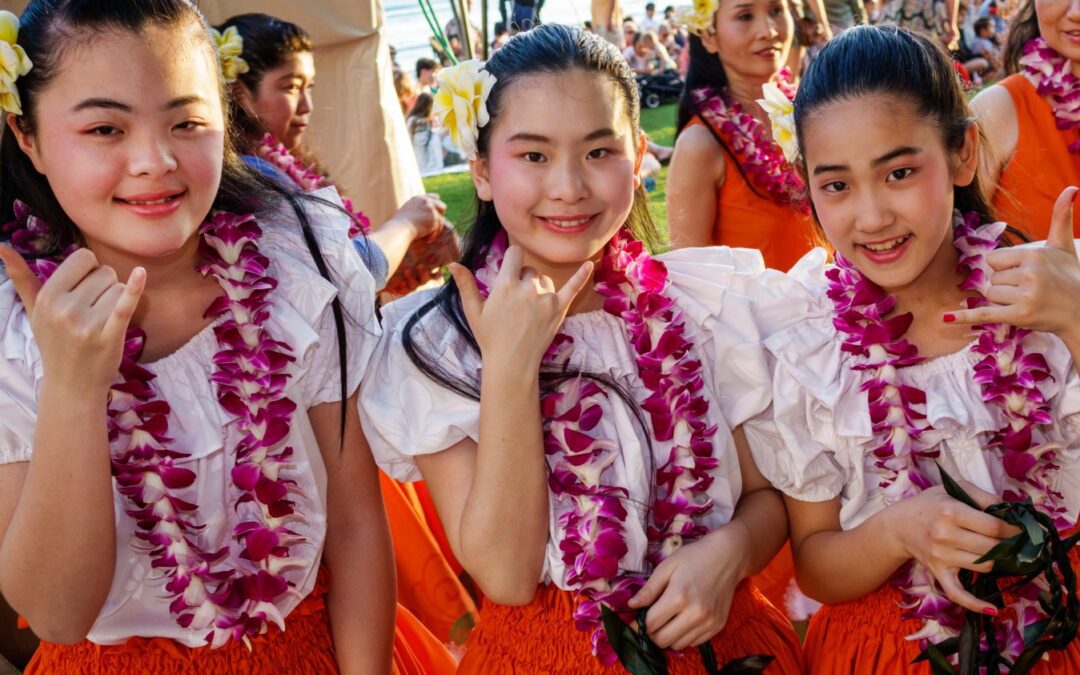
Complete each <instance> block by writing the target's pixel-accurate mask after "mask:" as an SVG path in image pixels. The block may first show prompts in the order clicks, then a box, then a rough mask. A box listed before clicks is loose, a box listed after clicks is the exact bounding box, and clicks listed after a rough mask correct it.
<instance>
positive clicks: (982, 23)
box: [971, 16, 994, 35]
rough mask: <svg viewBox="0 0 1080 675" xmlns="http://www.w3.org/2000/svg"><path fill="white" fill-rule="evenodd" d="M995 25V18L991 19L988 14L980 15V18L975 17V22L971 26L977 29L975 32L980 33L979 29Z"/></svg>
mask: <svg viewBox="0 0 1080 675" xmlns="http://www.w3.org/2000/svg"><path fill="white" fill-rule="evenodd" d="M993 25H994V20H993V19H991V18H990V17H988V16H980V17H979V18H978V19H975V23H973V24H971V27H972V29H973V30H974V31H975V34H976V35H978V34H979V31H981V30H982V29H984V28H989V27H991V26H993Z"/></svg>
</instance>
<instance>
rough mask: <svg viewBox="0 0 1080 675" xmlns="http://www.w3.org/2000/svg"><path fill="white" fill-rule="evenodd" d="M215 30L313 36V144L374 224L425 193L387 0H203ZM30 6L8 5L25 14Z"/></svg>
mask: <svg viewBox="0 0 1080 675" xmlns="http://www.w3.org/2000/svg"><path fill="white" fill-rule="evenodd" d="M195 2H196V4H197V5H198V6H199V7H200V8H201V9H202V11H203V12H204V13H205V14H206V16H207V18H208V19H209V20H210V22H211V23H220V22H221V21H223V20H224V19H227V18H228V17H230V16H233V15H235V14H243V13H246V12H262V13H265V14H271V15H273V16H277V17H279V18H282V19H285V20H286V21H292V22H294V23H296V24H298V25H300V26H302V27H303V28H304V29H305V30H307V31H308V32H309V33H311V36H312V38H313V39H314V41H315V46H316V47H315V64H316V67H317V68H318V72H319V77H318V80H319V88H318V91H317V94H316V97H315V110H314V111H313V114H312V124H311V127H310V128H309V130H308V132H307V136H308V138H307V139H306V143H307V144H308V145H309V146H310V147H311V148H312V149H313V150H314V151H315V154H316V155H317V156H318V157H319V159H320V162H321V163H322V164H324V165H325V166H326V168H327V169H328V170H329V171H330V173H331V175H332V176H333V177H334V180H335V182H336V183H338V184H339V185H340V186H341V187H342V189H343V190H344V191H345V192H347V193H349V195H350V196H351V197H352V198H353V201H354V202H356V205H357V207H359V208H360V209H361V210H363V211H364V212H365V213H366V214H367V215H368V216H369V217H370V218H371V222H372V223H381V222H384V221H385V220H386V219H387V218H389V216H390V215H391V214H392V213H393V212H394V211H395V210H397V208H398V206H400V205H401V203H403V202H404V201H405V200H406V199H408V198H409V197H411V196H413V195H416V194H420V193H421V192H423V189H424V188H423V184H422V183H421V181H420V171H419V169H418V168H417V166H416V158H415V156H414V155H413V151H412V144H411V143H410V142H409V137H408V132H407V131H406V129H405V122H404V119H403V117H402V115H401V108H400V107H399V105H398V101H397V95H396V94H395V92H394V86H393V77H392V69H391V63H390V53H389V49H388V47H387V43H386V41H385V39H384V37H383V36H382V27H383V21H384V17H383V11H382V3H381V1H380V0H304V1H303V2H297V1H296V0H195ZM26 5H27V0H0V9H7V10H10V11H13V12H15V13H16V14H19V13H21V12H22V10H23V9H24V8H25V7H26Z"/></svg>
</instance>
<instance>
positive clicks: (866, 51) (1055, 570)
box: [755, 26, 1080, 675]
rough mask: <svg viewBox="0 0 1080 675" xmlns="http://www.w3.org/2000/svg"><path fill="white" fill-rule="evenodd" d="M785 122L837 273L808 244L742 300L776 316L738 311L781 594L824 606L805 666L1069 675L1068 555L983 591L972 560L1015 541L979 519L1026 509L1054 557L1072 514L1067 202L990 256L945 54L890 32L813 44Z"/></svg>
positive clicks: (1076, 448) (1076, 268)
mask: <svg viewBox="0 0 1080 675" xmlns="http://www.w3.org/2000/svg"><path fill="white" fill-rule="evenodd" d="M867 64H872V67H868V66H867ZM789 123H790V121H789ZM794 124H795V128H796V129H797V136H798V142H799V143H798V147H799V150H800V153H801V160H800V161H802V162H803V163H804V164H803V167H804V171H805V175H807V176H808V184H809V192H810V197H811V199H812V200H813V205H814V213H815V215H816V217H817V218H818V221H819V222H820V224H821V227H822V229H823V230H824V233H825V235H826V236H827V237H828V239H829V242H830V243H831V244H832V246H833V248H834V249H835V251H836V258H835V262H834V263H833V264H831V265H829V264H826V253H825V251H824V250H820V249H819V250H816V251H814V252H812V253H810V254H808V255H807V256H806V258H804V259H803V260H802V261H800V262H799V264H798V265H796V266H795V267H794V268H793V269H792V270H791V272H790V273H789V274H790V279H789V281H792V280H793V281H794V282H795V283H789V284H773V285H771V286H769V287H763V289H765V290H766V291H767V292H768V293H770V294H776V295H777V296H778V298H783V299H786V300H781V299H778V300H777V302H778V303H783V302H785V301H786V302H787V311H773V312H772V313H771V315H765V314H763V313H762V314H759V315H758V319H759V325H760V326H761V327H762V331H763V332H764V333H765V334H766V335H767V336H768V337H767V338H766V345H767V347H768V349H769V351H770V352H771V354H772V356H773V357H774V359H775V362H776V372H775V376H774V397H773V414H774V416H775V419H776V424H777V426H778V427H779V429H780V432H781V435H782V437H783V439H784V443H783V445H782V447H781V448H780V449H779V450H775V449H773V450H772V451H766V452H760V453H759V452H755V459H756V460H757V463H758V466H760V467H761V470H762V473H764V474H765V475H766V476H767V477H768V478H769V479H770V481H772V483H773V484H774V485H775V486H776V487H778V488H779V489H781V490H783V491H784V492H785V494H786V495H787V498H786V502H787V508H788V517H789V521H790V528H791V546H792V551H793V553H794V556H795V563H796V574H797V577H798V580H799V585H800V587H801V588H802V589H803V590H804V591H805V592H806V593H807V594H808V595H810V596H811V597H813V598H815V599H817V600H819V601H821V602H823V603H825V606H824V607H822V608H821V609H820V610H819V611H818V612H817V613H816V614H815V615H814V618H813V619H812V620H811V622H810V626H809V630H808V632H807V635H806V641H805V651H806V658H807V661H808V664H809V667H810V672H811V673H822V674H824V673H829V674H833V673H884V674H885V675H890V674H893V673H896V674H900V673H929V672H931V666H930V664H929V663H927V662H916V659H917V658H918V657H919V656H920V653H922V652H924V650H926V656H927V657H932V660H933V661H934V662H935V664H936V667H935V670H934V672H935V673H939V672H951V666H950V662H951V663H952V664H953V665H956V662H957V660H958V659H960V660H961V662H962V663H963V664H964V666H965V668H972V670H964V671H963V672H980V671H981V672H990V673H997V672H1007V671H1010V670H1012V668H1013V667H1014V666H1015V667H1016V668H1017V670H1016V671H1015V672H1028V670H1027V667H1029V666H1032V665H1034V666H1035V670H1034V671H1032V672H1039V673H1080V642H1076V641H1072V642H1069V641H1070V640H1072V637H1073V636H1074V635H1075V623H1071V622H1072V621H1074V620H1075V616H1076V613H1077V610H1078V609H1080V607H1078V606H1077V604H1076V598H1075V597H1073V596H1072V595H1071V594H1072V593H1075V586H1074V587H1073V589H1072V590H1071V591H1070V590H1066V591H1065V595H1055V593H1057V592H1058V591H1055V590H1054V589H1058V590H1060V588H1061V586H1060V585H1058V583H1057V580H1061V579H1064V582H1063V583H1064V584H1065V588H1066V589H1068V579H1066V578H1065V577H1066V576H1068V573H1069V572H1071V571H1072V570H1075V569H1076V568H1077V567H1078V565H1077V563H1078V561H1080V558H1078V556H1077V551H1076V550H1072V551H1071V553H1068V555H1069V559H1066V551H1065V547H1064V546H1061V547H1058V548H1055V549H1054V554H1053V555H1054V556H1057V557H1055V558H1053V560H1054V565H1053V566H1046V565H1044V566H1042V567H1040V568H1039V569H1038V570H1036V572H1037V573H1038V576H1034V575H1033V576H1032V578H1031V579H1030V580H1029V581H1027V582H1023V580H1021V579H1017V578H1012V579H1009V581H1008V583H1010V584H1015V585H1013V586H1011V587H1010V588H1009V589H1008V590H1007V592H1005V593H1004V595H1002V594H999V593H998V592H997V588H998V587H997V585H996V583H997V582H996V577H995V576H993V574H992V573H1001V572H1002V569H1001V568H998V567H995V565H996V563H994V562H984V561H982V560H981V558H982V556H984V555H985V554H987V553H988V552H989V551H991V550H992V549H994V548H995V547H997V546H998V545H999V544H1000V543H1001V542H1002V541H1003V540H1006V539H1009V538H1011V537H1014V536H1017V535H1018V534H1019V531H1018V530H1017V528H1015V527H1013V526H1012V525H1010V524H1008V523H1007V522H1006V521H1005V520H1003V519H1001V518H999V517H995V515H993V514H996V513H1005V512H1008V513H1013V514H1015V513H1020V512H1024V513H1029V516H1026V517H1030V518H1032V519H1041V520H1042V523H1043V525H1042V527H1044V528H1045V529H1039V528H1035V529H1034V530H1025V532H1026V536H1035V537H1044V538H1045V541H1047V542H1056V541H1057V540H1058V539H1060V538H1064V535H1065V534H1066V533H1067V532H1068V531H1069V530H1071V529H1072V528H1073V527H1074V524H1075V523H1076V520H1077V515H1078V513H1080V373H1078V372H1077V368H1078V365H1077V364H1078V358H1077V357H1080V320H1078V317H1080V260H1078V258H1077V252H1076V247H1075V243H1074V241H1073V239H1072V234H1071V228H1070V222H1071V208H1070V202H1071V200H1072V198H1073V197H1074V196H1075V194H1076V189H1075V188H1070V189H1068V190H1066V191H1065V192H1064V193H1063V194H1062V195H1061V196H1060V197H1059V199H1058V200H1057V203H1056V205H1055V208H1054V215H1053V222H1052V225H1051V228H1050V238H1049V241H1047V242H1045V243H1040V244H1036V245H1032V246H1024V247H1009V246H1008V245H1007V240H1006V239H1005V237H1007V236H1008V235H1007V234H1006V225H1005V224H1004V223H1001V222H992V221H993V218H992V217H991V214H992V209H991V207H990V204H989V200H988V199H987V198H986V197H985V196H984V193H983V192H982V190H981V184H980V181H981V176H980V175H979V167H980V156H979V155H980V152H981V151H982V150H983V146H982V139H981V135H980V132H979V127H978V125H977V124H976V123H974V122H973V121H972V117H971V114H970V109H969V107H968V105H967V103H966V99H965V95H964V91H963V90H962V88H961V85H960V82H959V80H958V78H957V76H956V74H955V72H954V71H953V69H952V68H951V64H950V60H949V57H948V55H947V54H946V53H945V52H944V50H943V49H942V48H941V47H940V46H939V45H937V44H936V43H935V42H933V41H931V39H929V38H927V37H924V36H921V35H917V34H913V33H909V32H908V31H906V30H903V29H896V28H887V29H886V28H873V27H865V26H862V27H855V28H853V29H851V30H849V31H846V32H845V33H843V34H842V35H840V36H838V37H836V38H834V40H833V41H832V42H830V43H829V44H828V45H827V46H826V47H825V48H824V49H823V50H822V52H821V53H820V54H819V55H818V56H817V58H816V59H815V60H814V61H813V62H812V63H811V64H810V67H809V68H808V69H807V72H806V74H805V76H804V78H803V80H802V83H801V84H800V88H799V93H798V95H797V96H796V98H795V109H794ZM946 474H947V475H948V476H951V477H952V478H953V479H955V480H956V482H957V483H958V484H959V485H960V487H961V488H962V489H963V490H964V491H966V492H967V494H968V495H969V496H970V498H971V499H970V500H968V501H967V502H965V501H961V498H962V495H960V494H959V493H958V492H956V491H953V492H947V491H946V489H945V487H944V485H945V484H947V480H946V478H945V477H944V476H945V475H946ZM950 489H951V488H950ZM1028 500H1030V501H1028ZM1004 503H1010V504H1011V506H1006V505H1005V504H1004ZM992 505H995V506H994V508H993V509H990V511H992V512H993V513H991V512H983V509H986V508H987V507H990V506H992ZM1025 509H1026V511H1024V510H1025ZM1031 532H1036V535H1032V534H1031ZM1017 541H1020V540H1017ZM1032 541H1034V539H1033V540H1032ZM1050 545H1051V544H1047V546H1050ZM1053 546H1058V545H1057V544H1053ZM995 555H997V553H995ZM1004 558H1005V561H1004V563H1005V564H1016V562H1017V560H1018V558H1017V557H1016V555H1015V552H1014V553H1012V554H1008V555H1005V556H1004ZM1070 560H1071V562H1070ZM1063 575H1065V576H1063ZM983 579H986V580H988V581H989V583H990V590H989V591H986V590H985V588H984V584H983V583H982V580H983ZM1021 582H1023V583H1021ZM980 589H983V590H980ZM1051 614H1053V615H1054V617H1055V618H1056V619H1061V618H1062V617H1063V616H1066V615H1071V616H1072V617H1073V619H1069V620H1067V621H1064V622H1050V623H1046V622H1045V620H1046V619H1048V618H1049V617H1050V615H1051ZM1070 624H1071V628H1070ZM1070 631H1072V633H1071V634H1070ZM1054 640H1057V641H1056V642H1055V641H1054ZM1044 647H1046V648H1052V650H1051V651H1050V652H1049V654H1048V655H1044V654H1043V648H1044ZM1063 648H1065V649H1064V651H1061V650H1062V649H1063ZM1044 656H1045V660H1041V659H1042V657H1044ZM1025 662H1026V665H1024V664H1025Z"/></svg>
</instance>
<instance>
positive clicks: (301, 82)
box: [215, 14, 457, 294]
mask: <svg viewBox="0 0 1080 675" xmlns="http://www.w3.org/2000/svg"><path fill="white" fill-rule="evenodd" d="M215 37H216V39H217V41H218V51H219V53H220V54H221V57H222V66H223V72H224V73H225V78H226V81H228V82H230V83H231V87H232V90H233V94H234V98H233V100H234V103H235V106H234V108H233V111H232V118H233V127H234V129H235V130H236V134H237V136H238V138H239V144H240V152H241V154H243V155H244V161H246V162H248V163H249V164H251V165H252V166H254V167H255V168H257V169H258V170H259V171H261V172H263V173H264V174H265V175H267V176H270V177H271V178H273V179H274V180H277V181H279V182H282V183H283V184H287V185H296V186H298V187H300V188H301V189H303V190H309V191H310V190H317V189H319V188H321V187H324V186H327V185H331V184H332V183H331V181H330V179H329V177H328V176H327V175H326V173H325V172H324V171H323V169H322V167H320V166H319V164H318V163H317V162H316V161H314V160H313V159H311V158H310V157H309V156H308V153H307V152H306V151H305V149H304V145H303V141H304V133H305V131H306V130H307V126H308V123H309V121H310V117H311V113H312V110H313V100H312V88H313V86H314V79H315V74H316V73H315V60H314V55H313V53H312V51H313V48H314V47H313V44H312V41H311V37H310V36H309V35H308V34H307V32H305V31H304V29H303V28H301V27H300V26H297V25H296V24H294V23H290V22H288V21H283V20H281V19H278V18H277V17H273V16H269V15H267V14H242V15H239V16H234V17H232V18H230V19H227V20H226V21H224V22H223V23H222V24H221V25H220V26H218V27H217V28H216V29H215ZM342 201H343V202H344V203H345V206H346V208H348V209H349V210H350V211H352V212H353V213H354V224H353V236H354V243H355V245H356V246H357V249H358V250H359V251H360V253H361V256H362V257H363V258H364V261H365V263H366V264H367V266H368V269H369V270H371V272H372V274H373V276H374V277H375V283H376V286H377V287H378V288H379V289H380V290H381V289H383V288H384V287H385V288H386V290H388V291H390V292H392V293H399V294H404V293H408V292H409V291H411V290H413V289H414V288H416V286H418V285H421V284H424V283H427V282H428V281H430V280H431V279H433V278H434V277H435V276H437V275H436V273H435V270H436V268H438V267H439V266H441V265H444V264H446V263H447V262H449V261H451V260H453V259H454V256H456V255H457V239H456V238H455V235H454V232H453V228H452V227H451V226H450V225H449V224H448V223H446V222H445V220H444V219H443V217H442V214H443V213H444V212H445V211H446V205H445V204H444V203H442V202H441V201H440V200H439V198H438V195H421V196H417V197H413V198H412V199H410V200H408V201H407V202H405V204H404V205H403V206H402V207H401V208H400V209H399V210H398V211H397V213H395V214H394V215H393V216H391V217H390V219H389V220H387V221H386V222H385V223H383V224H381V225H379V226H377V227H371V224H370V223H369V221H368V218H367V216H365V215H364V214H363V212H362V211H360V210H358V209H357V208H356V207H355V206H354V205H353V203H352V202H351V201H350V200H349V198H348V197H344V196H343V197H342ZM361 233H363V234H365V235H366V237H362V236H359V235H360V234H361Z"/></svg>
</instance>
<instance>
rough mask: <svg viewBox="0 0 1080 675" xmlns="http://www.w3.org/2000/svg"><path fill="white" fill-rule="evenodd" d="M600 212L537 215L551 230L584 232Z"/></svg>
mask: <svg viewBox="0 0 1080 675" xmlns="http://www.w3.org/2000/svg"><path fill="white" fill-rule="evenodd" d="M598 215H599V214H597V213H593V214H574V215H569V216H537V218H539V219H540V221H542V222H543V223H544V225H546V226H547V228H548V229H549V230H554V231H556V232H566V233H573V232H582V231H584V230H587V229H588V228H589V227H590V226H591V225H592V224H593V223H594V222H595V221H596V218H597V216H598Z"/></svg>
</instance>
